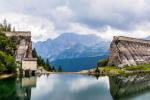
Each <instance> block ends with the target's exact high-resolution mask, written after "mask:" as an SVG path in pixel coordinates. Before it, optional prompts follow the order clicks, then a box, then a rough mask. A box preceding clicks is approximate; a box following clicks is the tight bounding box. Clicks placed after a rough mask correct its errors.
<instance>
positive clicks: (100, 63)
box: [97, 59, 108, 67]
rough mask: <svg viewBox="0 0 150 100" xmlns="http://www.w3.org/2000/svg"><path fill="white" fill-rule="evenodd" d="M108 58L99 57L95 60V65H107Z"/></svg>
mask: <svg viewBox="0 0 150 100" xmlns="http://www.w3.org/2000/svg"><path fill="white" fill-rule="evenodd" d="M107 63H108V59H101V60H99V61H98V62H97V67H104V66H107Z"/></svg>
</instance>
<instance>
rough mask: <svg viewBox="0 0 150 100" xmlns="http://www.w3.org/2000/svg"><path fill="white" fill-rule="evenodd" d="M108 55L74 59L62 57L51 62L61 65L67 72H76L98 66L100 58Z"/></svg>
mask: <svg viewBox="0 0 150 100" xmlns="http://www.w3.org/2000/svg"><path fill="white" fill-rule="evenodd" d="M106 57H107V55H103V56H97V57H83V58H74V59H60V60H55V61H52V62H51V64H52V65H53V66H55V68H57V69H58V67H59V66H61V68H62V69H63V71H65V72H70V71H72V72H76V71H80V70H88V69H91V68H93V67H95V66H96V62H97V61H98V60H99V59H102V58H106Z"/></svg>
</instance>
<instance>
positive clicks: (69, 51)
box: [33, 33, 110, 61]
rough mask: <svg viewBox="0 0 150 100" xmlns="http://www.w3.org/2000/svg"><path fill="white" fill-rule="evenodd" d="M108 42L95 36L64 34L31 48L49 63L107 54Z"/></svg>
mask: <svg viewBox="0 0 150 100" xmlns="http://www.w3.org/2000/svg"><path fill="white" fill-rule="evenodd" d="M109 44H110V42H106V41H104V40H102V39H101V38H100V37H97V36H95V35H78V34H75V33H64V34H62V35H60V36H59V37H57V38H55V39H54V40H51V39H48V40H47V41H44V42H37V43H33V48H35V49H36V50H37V53H38V54H39V55H40V56H42V57H43V58H45V59H46V58H48V59H49V60H50V61H54V60H57V59H72V58H81V57H95V56H101V55H103V54H105V53H108V48H109Z"/></svg>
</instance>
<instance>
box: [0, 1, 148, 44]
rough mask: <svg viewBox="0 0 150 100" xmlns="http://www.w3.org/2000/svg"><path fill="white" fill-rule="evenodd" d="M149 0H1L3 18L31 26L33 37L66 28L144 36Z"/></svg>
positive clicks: (18, 25)
mask: <svg viewBox="0 0 150 100" xmlns="http://www.w3.org/2000/svg"><path fill="white" fill-rule="evenodd" d="M149 4H150V1H149V0H132V1H131V0H121V1H120V0H82V1H81V0H44V1H41V0H1V1H0V16H1V17H0V20H2V19H4V18H6V19H8V21H10V22H11V23H12V24H13V25H15V26H16V28H17V30H30V31H31V32H32V40H33V41H39V40H46V39H47V38H55V37H57V36H58V35H59V34H61V33H64V32H76V33H78V34H96V35H99V36H101V37H102V38H104V39H109V40H110V39H112V37H113V36H114V35H125V36H132V37H139V38H143V37H145V36H148V35H150V30H149V29H150V24H149V23H150V15H149V13H150V6H149Z"/></svg>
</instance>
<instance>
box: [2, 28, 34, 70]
mask: <svg viewBox="0 0 150 100" xmlns="http://www.w3.org/2000/svg"><path fill="white" fill-rule="evenodd" d="M3 33H5V35H6V36H7V37H8V38H10V39H11V40H12V41H13V42H14V44H16V52H15V60H16V62H17V66H21V68H22V70H23V71H24V72H28V73H33V72H35V71H36V70H37V58H33V57H32V41H31V32H30V31H10V32H9V31H8V32H7V31H6V32H3ZM17 70H19V67H18V69H17Z"/></svg>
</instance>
